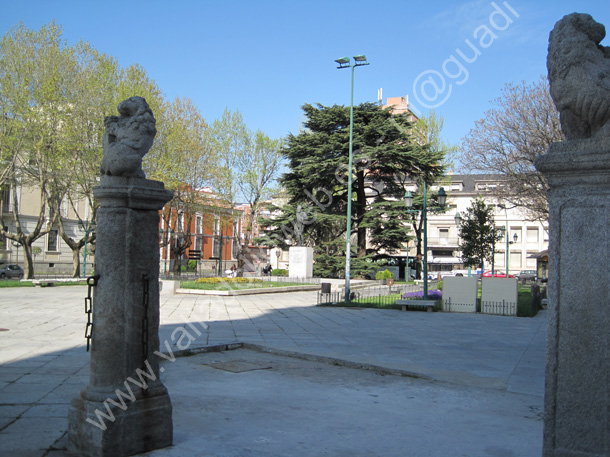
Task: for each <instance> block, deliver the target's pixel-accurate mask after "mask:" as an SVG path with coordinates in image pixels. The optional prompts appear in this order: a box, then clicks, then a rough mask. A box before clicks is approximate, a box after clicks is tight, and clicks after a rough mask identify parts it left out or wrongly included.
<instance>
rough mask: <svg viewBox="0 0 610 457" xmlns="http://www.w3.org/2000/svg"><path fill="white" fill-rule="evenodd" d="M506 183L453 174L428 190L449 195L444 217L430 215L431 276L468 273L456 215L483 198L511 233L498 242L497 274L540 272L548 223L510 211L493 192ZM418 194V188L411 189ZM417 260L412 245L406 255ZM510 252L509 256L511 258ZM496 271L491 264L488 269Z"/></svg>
mask: <svg viewBox="0 0 610 457" xmlns="http://www.w3.org/2000/svg"><path fill="white" fill-rule="evenodd" d="M501 181H502V176H501V175H482V174H481V175H449V176H447V177H446V179H444V180H443V182H442V183H440V184H438V185H433V186H431V188H429V189H428V193H429V194H434V193H436V192H438V189H439V188H440V187H443V188H444V189H445V191H446V193H447V195H448V197H447V204H446V208H447V210H446V211H445V212H444V213H443V214H434V213H429V214H428V231H427V233H428V243H427V244H428V272H429V273H430V274H432V275H433V276H434V275H438V274H441V275H442V274H447V273H449V272H455V271H464V270H465V269H466V267H464V266H463V264H462V261H461V253H460V250H459V244H460V241H459V235H458V232H459V230H458V225H457V222H456V218H455V216H456V213H458V212H459V213H460V214H462V215H463V214H464V213H465V212H466V210H467V208H469V207H470V206H471V205H472V202H473V201H474V200H475V199H477V198H483V200H484V201H485V203H486V204H487V205H492V206H493V207H494V219H495V226H496V228H497V229H499V230H502V229H504V230H505V232H504V233H508V244H507V239H506V236H504V238H503V239H502V240H500V241H498V242H497V243H496V246H495V255H494V262H493V263H494V265H493V267H494V269H495V271H502V272H505V271H506V269H507V263H508V271H509V273H510V274H518V273H519V272H521V271H522V270H536V268H537V260H536V258H535V257H534V256H535V255H536V254H538V253H540V252H541V251H544V250H546V249H548V242H549V232H548V224H547V223H542V222H540V221H537V220H532V219H530V218H528V216H527V214H526V212H525V211H524V210H522V209H519V208H510V207H508V208H507V207H506V206H505V205H503V202H500V201H497V200H496V199H495V198H493V197H491V196H490V190H491V189H492V188H493V187H495V186H497V185H498V184H499V183H501ZM407 190H410V191H411V192H414V191H415V190H416V187H415V185H411V186H407ZM407 253H408V255H409V257H414V256H415V254H416V247H415V245H414V244H413V242H411V243H410V245H409V247H408V249H407V250H405V251H404V254H403V255H406V254H407ZM507 253H508V255H507ZM491 269H492V265H491V263H489V262H487V263H486V265H485V270H486V271H489V270H491Z"/></svg>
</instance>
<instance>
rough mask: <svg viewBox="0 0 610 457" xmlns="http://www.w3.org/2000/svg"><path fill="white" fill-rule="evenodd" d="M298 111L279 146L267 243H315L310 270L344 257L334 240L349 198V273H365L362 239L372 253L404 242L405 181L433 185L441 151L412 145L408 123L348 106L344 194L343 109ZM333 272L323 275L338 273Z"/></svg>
mask: <svg viewBox="0 0 610 457" xmlns="http://www.w3.org/2000/svg"><path fill="white" fill-rule="evenodd" d="M303 110H304V112H305V115H306V117H307V121H306V123H305V127H306V129H305V131H303V132H302V133H300V134H299V135H290V136H289V137H288V139H287V142H286V146H285V148H284V149H283V153H284V155H285V157H286V158H287V160H288V167H289V171H288V172H287V173H285V174H284V175H283V177H282V178H281V179H280V183H281V185H282V186H283V188H284V189H285V190H286V192H287V194H288V199H287V202H286V204H285V205H283V206H282V207H281V208H280V212H281V214H280V215H278V216H277V217H275V218H274V219H273V220H270V221H268V225H269V226H271V228H270V229H269V230H268V231H267V234H266V236H267V242H269V243H274V244H277V245H287V244H288V243H292V244H300V243H304V244H308V245H311V246H315V247H316V252H317V255H318V258H317V259H316V265H317V267H318V268H324V267H323V266H321V265H318V264H321V263H322V259H324V258H327V257H333V258H340V257H344V256H345V242H344V241H343V247H341V244H342V243H341V242H339V241H338V240H339V239H341V238H342V237H343V240H345V233H346V220H345V219H346V209H347V199H348V198H351V199H352V220H351V226H352V233H354V234H355V235H354V236H355V238H356V240H355V243H353V246H354V250H355V251H354V254H355V258H354V259H353V261H352V265H353V270H354V271H361V272H363V271H366V270H367V269H371V268H373V266H372V264H371V263H370V259H368V258H367V254H370V252H367V239H368V242H369V243H370V244H371V245H372V247H373V249H374V251H379V250H381V249H383V250H385V251H386V252H391V251H394V250H398V249H400V248H401V247H402V246H403V243H404V242H406V241H407V240H408V239H409V227H408V224H407V222H408V221H409V220H410V216H409V215H408V213H406V211H404V204H403V203H402V197H403V194H404V189H405V183H406V182H408V181H412V180H413V179H418V178H420V179H426V180H427V181H428V182H433V181H435V179H436V177H437V176H441V175H442V174H443V172H444V167H443V164H442V162H443V157H444V156H443V152H442V151H440V152H439V151H433V150H431V149H430V148H429V146H428V145H421V144H420V143H418V142H417V141H415V140H414V138H413V136H412V134H411V131H412V127H413V124H412V123H410V122H409V121H408V120H407V119H406V118H405V117H403V116H395V115H393V114H392V113H391V111H390V110H385V109H381V108H380V107H379V106H378V105H376V104H373V103H364V104H361V105H359V106H355V107H354V127H353V164H354V169H353V170H352V172H353V181H352V189H347V186H346V184H347V181H348V179H347V172H348V170H347V164H348V154H349V122H350V109H349V107H345V106H336V105H335V106H331V107H326V106H323V105H317V106H314V105H310V104H306V105H304V106H303ZM367 236H368V238H367ZM325 256H326V257H325ZM331 263H332V262H330V260H329V261H328V262H327V264H328V265H331ZM339 263H340V261H339V260H337V262H334V263H332V264H333V265H336V266H337V267H338V265H339ZM337 267H333V268H329V270H333V271H335V275H337V276H340V275H341V274H342V271H339V270H338V268H337Z"/></svg>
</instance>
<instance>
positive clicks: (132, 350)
mask: <svg viewBox="0 0 610 457" xmlns="http://www.w3.org/2000/svg"><path fill="white" fill-rule="evenodd" d="M94 195H95V197H96V199H97V201H98V202H99V203H100V208H99V210H98V213H97V218H98V222H97V241H96V257H95V260H96V262H95V274H96V275H99V280H98V282H97V286H96V287H95V288H94V294H93V332H92V343H91V375H90V380H89V385H88V386H87V387H86V388H85V389H84V390H83V391H82V392H81V394H80V397H79V398H76V399H74V400H73V401H72V404H71V406H70V411H69V418H68V420H69V425H68V449H69V451H70V452H72V453H75V454H77V455H82V456H92V457H106V456H108V457H110V456H112V457H118V456H127V455H133V454H137V453H141V452H146V451H150V450H153V449H158V448H162V447H166V446H170V445H171V444H172V433H173V431H172V405H171V401H170V398H169V395H168V393H167V390H166V388H165V386H164V385H163V383H162V382H161V380H160V379H159V357H158V356H157V355H155V354H154V352H155V351H158V350H159V332H158V330H159V213H158V210H160V209H161V208H162V207H163V205H164V204H165V203H166V202H168V201H169V200H170V199H171V198H172V193H171V192H170V191H167V190H165V188H164V186H163V183H161V182H157V181H150V180H147V179H143V178H137V177H121V176H102V178H101V183H100V186H99V187H96V188H95V189H94Z"/></svg>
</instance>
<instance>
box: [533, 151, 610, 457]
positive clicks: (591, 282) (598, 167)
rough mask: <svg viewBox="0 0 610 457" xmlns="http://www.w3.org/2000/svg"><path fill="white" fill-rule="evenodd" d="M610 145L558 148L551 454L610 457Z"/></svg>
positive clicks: (547, 450)
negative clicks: (609, 272)
mask: <svg viewBox="0 0 610 457" xmlns="http://www.w3.org/2000/svg"><path fill="white" fill-rule="evenodd" d="M609 145H610V143H609V142H606V143H605V145H604V143H603V142H601V141H598V142H592V141H590V140H588V141H587V140H583V141H580V140H575V141H569V142H565V143H555V144H553V145H552V146H551V148H550V149H549V152H548V153H547V154H545V155H543V156H541V157H539V158H538V160H537V161H536V166H537V168H538V169H539V170H540V171H541V172H542V173H543V175H544V176H545V177H546V179H547V181H548V183H549V187H550V190H549V192H548V198H549V210H550V215H549V236H550V239H549V267H550V269H549V332H548V355H547V363H546V394H545V422H544V451H543V455H544V456H545V457H551V456H552V457H576V456H579V457H581V456H588V457H601V456H608V455H610V405H609V402H608V399H609V398H610V275H609V274H608V260H609V259H610V233H609V232H610V147H608V146H609Z"/></svg>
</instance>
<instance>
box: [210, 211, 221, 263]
mask: <svg viewBox="0 0 610 457" xmlns="http://www.w3.org/2000/svg"><path fill="white" fill-rule="evenodd" d="M219 238H220V217H218V216H214V238H213V241H212V257H219V256H220V240H219Z"/></svg>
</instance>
